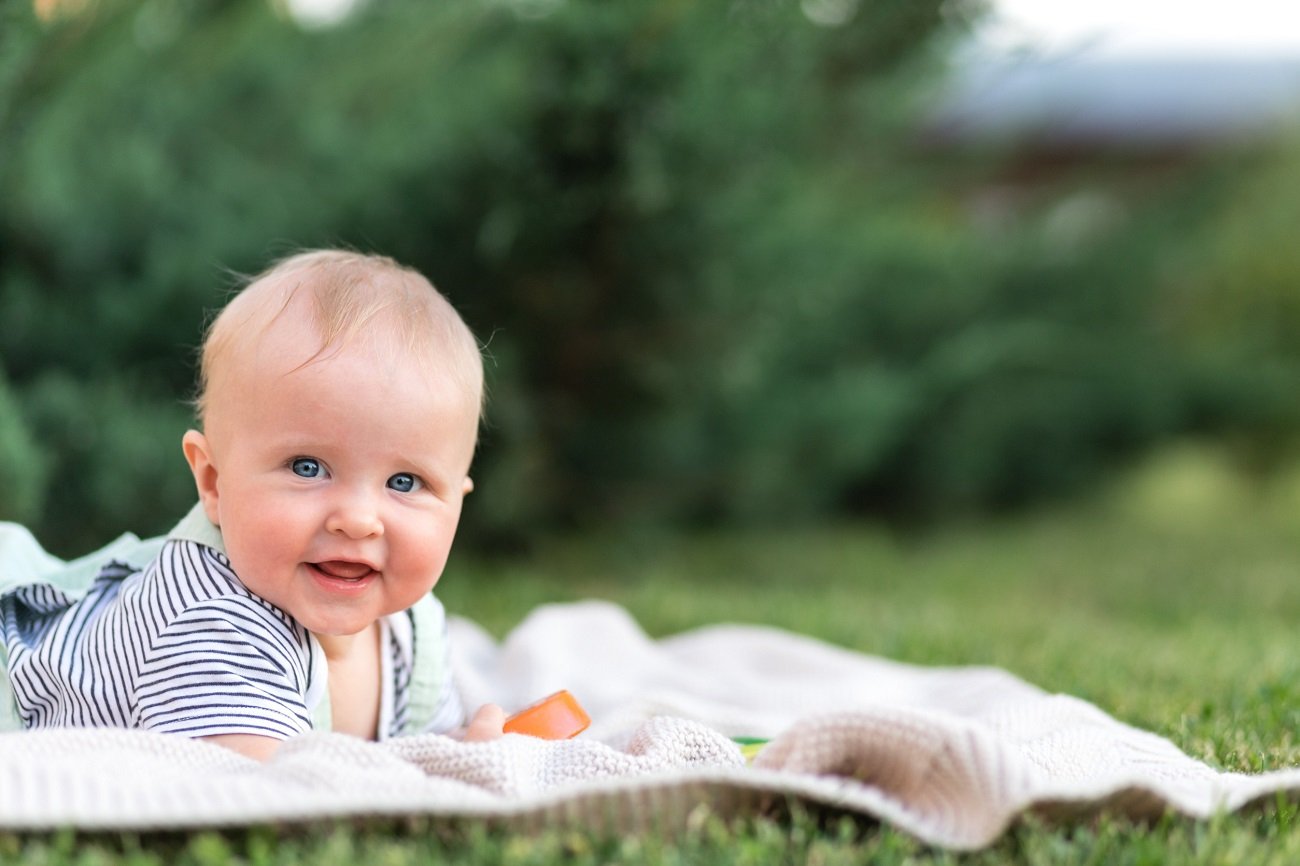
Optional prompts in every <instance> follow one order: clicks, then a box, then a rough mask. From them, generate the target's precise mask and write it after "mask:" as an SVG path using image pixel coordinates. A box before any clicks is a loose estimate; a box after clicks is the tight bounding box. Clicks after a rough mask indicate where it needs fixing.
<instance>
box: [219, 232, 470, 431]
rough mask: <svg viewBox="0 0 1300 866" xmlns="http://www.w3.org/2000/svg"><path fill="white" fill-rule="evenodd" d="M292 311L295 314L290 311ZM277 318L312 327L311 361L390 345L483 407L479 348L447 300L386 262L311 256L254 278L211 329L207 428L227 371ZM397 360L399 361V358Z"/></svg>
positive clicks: (337, 253) (323, 253)
mask: <svg viewBox="0 0 1300 866" xmlns="http://www.w3.org/2000/svg"><path fill="white" fill-rule="evenodd" d="M291 308H292V309H291ZM282 316H292V317H293V318H294V319H295V323H302V322H303V321H304V319H306V320H308V321H310V323H311V325H312V326H313V327H314V328H315V331H316V339H317V340H318V341H319V347H318V348H317V350H316V352H315V353H313V358H318V357H321V356H324V355H327V354H329V353H331V352H335V351H338V350H340V349H342V348H344V347H346V346H347V345H348V344H349V343H351V342H353V341H354V340H356V339H357V338H358V337H366V338H369V339H371V340H375V339H382V340H385V341H388V343H389V346H390V347H391V349H392V350H393V351H394V352H395V353H396V355H395V358H394V359H395V360H410V359H415V360H418V361H420V362H422V363H425V364H427V365H428V369H429V371H430V373H432V374H434V375H438V374H441V375H443V376H445V377H448V378H449V380H450V381H451V382H452V383H454V384H457V385H459V386H460V387H461V388H462V389H463V390H464V392H465V394H466V396H468V397H470V398H472V399H473V400H474V401H475V402H476V403H478V404H480V405H481V403H482V394H483V362H482V358H481V356H480V354H479V348H478V343H477V341H476V340H475V339H474V335H473V334H472V333H471V332H470V330H469V328H468V327H467V326H466V325H465V323H464V321H462V320H461V318H460V316H459V314H457V312H456V310H455V309H454V308H453V307H452V306H451V304H450V303H449V302H448V301H447V299H446V298H444V297H443V296H442V294H441V293H440V292H439V291H438V290H437V289H435V288H434V287H433V286H432V285H431V284H430V283H429V281H428V280H426V279H425V278H424V277H423V276H421V275H420V274H419V273H418V272H416V271H414V270H412V269H410V268H407V267H404V266H402V265H400V264H398V263H397V262H395V261H393V260H392V259H390V258H387V257H384V256H375V255H364V254H361V253H354V252H348V251H345V250H313V251H309V252H303V253H299V254H297V255H294V256H290V257H288V258H285V259H282V260H281V261H279V262H277V263H276V264H275V265H273V266H272V267H270V268H269V269H267V270H266V271H263V272H262V273H261V274H259V275H258V276H256V277H254V278H252V279H251V280H250V281H249V282H248V284H247V287H246V288H244V289H243V290H242V291H241V292H239V293H238V294H237V295H236V296H235V298H234V299H233V300H231V301H230V303H229V304H227V305H226V307H225V309H223V310H222V311H221V314H220V315H219V316H217V318H216V319H215V320H214V321H213V322H212V324H211V326H210V327H209V328H208V333H207V336H206V339H205V340H204V342H203V353H202V356H201V362H200V367H199V392H198V397H197V398H196V401H195V402H196V408H197V414H198V419H199V424H200V425H201V426H206V424H207V420H208V414H209V409H210V406H211V404H212V397H211V395H212V393H213V392H214V391H218V392H219V391H220V386H221V384H222V383H223V382H224V380H225V379H226V378H227V374H228V373H229V372H230V368H231V367H232V366H233V365H235V364H237V363H238V361H239V359H240V358H245V357H247V354H248V351H249V350H250V348H252V349H255V348H256V347H257V346H258V344H260V343H263V342H264V341H266V340H267V339H269V338H270V337H271V336H273V335H272V334H271V333H270V330H271V327H272V325H274V324H275V322H276V320H277V319H279V318H280V317H282ZM398 356H400V357H398Z"/></svg>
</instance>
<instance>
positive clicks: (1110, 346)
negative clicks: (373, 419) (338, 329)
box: [0, 0, 1291, 552]
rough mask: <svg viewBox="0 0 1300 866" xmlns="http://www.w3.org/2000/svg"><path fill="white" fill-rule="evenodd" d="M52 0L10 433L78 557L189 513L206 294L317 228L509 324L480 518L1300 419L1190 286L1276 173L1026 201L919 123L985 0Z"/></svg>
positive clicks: (803, 483)
mask: <svg viewBox="0 0 1300 866" xmlns="http://www.w3.org/2000/svg"><path fill="white" fill-rule="evenodd" d="M25 5H26V4H17V5H15V4H10V5H9V6H7V7H5V9H6V10H7V12H6V14H8V15H9V18H8V20H6V21H4V22H3V25H0V26H3V28H4V29H3V35H0V189H3V190H5V195H4V196H3V197H2V198H0V323H2V324H0V358H2V359H3V361H4V364H5V365H6V367H7V369H8V371H9V376H10V379H11V383H12V390H13V392H14V394H16V395H17V398H18V404H19V406H20V408H21V419H20V420H19V421H17V422H15V421H13V420H3V419H13V418H17V417H19V415H18V414H17V413H11V412H9V411H5V412H4V413H3V419H0V431H3V430H4V429H6V428H5V424H6V423H8V424H9V425H10V426H14V427H15V429H20V430H22V429H25V430H30V431H34V434H33V435H35V436H36V437H37V441H39V442H40V443H41V447H42V449H43V452H44V453H46V454H48V455H49V458H50V461H51V462H50V469H49V472H48V474H44V473H42V472H40V471H37V470H36V469H34V468H33V467H36V466H37V463H36V462H32V463H31V464H30V466H28V467H26V468H24V469H22V471H25V472H27V473H28V475H29V476H30V477H31V478H35V479H37V480H36V481H31V480H28V481H25V482H24V483H25V484H27V485H29V486H31V485H33V484H35V485H36V489H35V492H34V493H31V494H24V495H27V496H29V499H28V500H25V501H27V502H28V504H27V505H25V506H24V508H25V509H27V510H26V511H25V512H22V514H21V515H20V516H23V519H27V520H29V521H30V522H32V523H35V524H36V528H37V530H38V532H39V534H40V535H41V537H42V538H43V539H45V540H47V542H48V543H50V544H52V545H53V546H54V547H55V548H57V549H60V550H62V551H64V552H75V551H76V550H78V549H82V548H84V547H87V546H89V545H91V544H96V543H101V542H102V541H103V540H104V539H105V537H106V536H107V535H110V534H112V533H116V532H119V531H122V530H123V529H132V530H136V531H158V530H159V529H161V528H165V526H166V524H167V523H168V522H169V521H170V520H171V519H173V518H174V517H175V516H177V515H178V514H179V513H180V512H181V511H182V510H183V509H184V508H185V507H186V505H187V503H188V500H189V499H190V498H191V497H192V493H191V492H190V487H189V484H190V482H189V481H188V476H187V472H186V470H185V468H184V465H183V462H182V461H181V459H180V457H179V448H178V446H177V444H176V443H177V441H178V439H179V431H180V430H182V429H183V427H184V423H185V415H184V412H185V410H184V409H183V404H184V399H185V398H186V397H187V396H188V395H189V391H190V388H191V386H192V380H193V364H192V358H193V351H194V347H195V345H196V343H197V342H198V340H199V337H200V333H201V329H202V324H203V321H204V318H205V316H206V315H207V314H208V312H209V311H211V310H212V309H213V308H216V307H218V306H219V305H220V304H221V302H222V301H223V299H224V297H225V293H226V291H227V290H228V288H229V287H230V286H231V285H232V284H233V283H234V282H235V280H234V278H233V276H232V275H231V272H232V271H235V272H253V271H256V270H260V269H261V268H262V267H263V266H265V264H266V263H267V262H268V260H269V259H270V258H272V257H274V256H276V255H279V254H282V253H286V252H289V251H291V250H293V249H296V248H299V247H304V246H320V245H335V244H347V245H352V246H355V247H358V248H362V249H366V250H374V251H378V252H383V253H387V254H390V255H393V256H395V257H397V258H398V259H400V260H402V261H404V262H407V263H409V264H411V265H413V266H415V267H417V268H419V269H420V270H421V271H423V272H424V273H426V274H427V275H429V276H430V277H431V278H432V279H433V280H434V282H435V283H436V284H438V285H439V286H440V287H441V288H443V290H444V291H446V292H447V294H448V295H449V296H450V297H451V298H452V300H453V301H454V302H455V303H456V305H457V306H458V308H459V309H461V310H462V312H463V313H464V315H465V316H466V318H467V320H468V321H469V322H470V323H471V325H472V326H473V327H474V328H475V329H476V331H477V332H478V333H479V334H480V336H481V338H482V339H483V340H484V342H485V343H486V344H487V354H488V357H489V384H490V390H491V398H490V408H489V419H488V426H487V429H486V431H485V435H484V438H483V447H482V450H481V453H480V457H479V461H478V465H477V466H476V470H475V472H476V476H477V479H478V482H479V484H478V490H479V491H480V492H479V494H478V495H477V496H476V497H474V501H473V502H472V503H471V505H470V506H469V509H468V511H467V516H466V524H467V527H466V529H467V531H468V533H469V534H470V536H471V537H476V538H477V539H478V540H479V541H480V542H481V543H486V542H488V541H491V542H503V541H506V540H511V539H514V540H518V539H521V538H526V537H527V536H528V535H529V534H530V533H532V532H537V531H543V530H548V529H554V528H557V527H572V526H575V525H601V524H608V523H610V522H627V521H647V520H652V521H663V520H668V521H732V520H746V521H786V520H792V519H802V518H807V517H810V516H815V515H824V514H827V513H832V512H837V511H840V512H842V511H845V510H848V511H856V512H862V511H872V512H876V513H882V514H886V515H902V514H908V515H923V516H943V515H946V514H952V513H965V512H968V511H971V510H975V509H987V508H994V507H1004V506H1009V505H1017V504H1023V503H1027V502H1033V501H1036V500H1038V499H1039V498H1041V497H1043V496H1047V495H1059V494H1063V493H1068V492H1070V491H1073V490H1077V489H1079V488H1081V487H1082V486H1084V485H1086V484H1088V483H1090V482H1092V481H1095V480H1096V479H1097V478H1098V477H1100V476H1101V475H1102V474H1103V473H1104V472H1105V471H1106V470H1107V468H1108V467H1109V466H1110V465H1112V464H1113V463H1114V462H1115V461H1116V460H1118V459H1121V458H1122V457H1123V456H1124V455H1126V454H1131V453H1133V452H1135V451H1137V450H1139V449H1141V448H1142V447H1143V446H1145V445H1146V444H1148V443H1151V442H1154V441H1158V440H1160V439H1161V438H1162V437H1165V436H1168V435H1172V434H1176V433H1181V432H1185V431H1188V430H1201V429H1225V428H1234V427H1239V426H1243V425H1245V426H1249V425H1251V424H1254V423H1256V421H1258V419H1260V418H1277V417H1279V415H1280V409H1279V408H1278V407H1279V405H1280V402H1279V401H1281V399H1282V398H1281V396H1280V391H1279V389H1278V388H1277V387H1276V385H1277V382H1280V381H1282V380H1281V379H1277V380H1270V381H1261V380H1260V377H1258V376H1256V375H1255V371H1256V369H1257V368H1258V365H1259V363H1260V359H1261V355H1260V353H1259V351H1257V347H1252V345H1251V344H1250V342H1249V341H1245V342H1241V341H1238V342H1236V343H1234V344H1233V345H1234V350H1233V351H1227V350H1221V349H1219V348H1216V347H1215V346H1214V345H1212V341H1210V342H1207V341H1206V340H1205V339H1203V338H1202V336H1200V334H1201V331H1200V326H1199V325H1197V326H1196V327H1193V325H1192V319H1191V318H1188V317H1187V316H1183V317H1181V318H1180V317H1179V316H1178V315H1175V314H1176V313H1177V310H1173V306H1176V304H1171V299H1175V300H1177V301H1178V303H1182V304H1183V305H1184V306H1187V304H1190V303H1191V302H1190V301H1188V300H1187V299H1188V298H1189V297H1191V294H1194V293H1192V292H1191V290H1190V289H1188V288H1187V286H1186V285H1184V284H1183V283H1182V282H1180V277H1179V274H1184V275H1185V274H1187V273H1200V270H1199V268H1200V266H1199V265H1197V264H1196V262H1198V261H1200V260H1201V259H1199V258H1198V256H1200V257H1204V256H1205V255H1207V253H1206V252H1205V249H1206V244H1204V243H1203V239H1204V237H1205V235H1204V234H1203V232H1204V231H1205V228H1204V227H1205V225H1206V224H1207V222H1208V220H1209V218H1210V215H1211V214H1213V213H1214V212H1215V209H1216V207H1217V206H1218V203H1219V202H1221V201H1222V200H1224V198H1225V196H1226V197H1229V198H1230V197H1231V195H1232V194H1235V193H1233V192H1232V191H1233V190H1237V189H1239V188H1240V186H1241V184H1242V183H1243V181H1241V180H1240V179H1239V178H1241V177H1247V176H1253V175H1251V173H1250V172H1249V171H1247V170H1246V169H1245V168H1234V167H1232V166H1229V167H1228V168H1227V169H1225V168H1223V167H1222V166H1221V165H1219V164H1218V163H1215V164H1214V165H1213V166H1202V165H1200V164H1193V165H1189V166H1188V167H1187V168H1186V169H1185V171H1184V173H1183V176H1182V177H1181V179H1180V183H1179V184H1178V185H1170V186H1169V187H1168V188H1167V189H1161V190H1157V191H1155V192H1149V193H1148V194H1146V195H1145V197H1144V198H1143V199H1142V200H1140V201H1138V202H1136V203H1133V204H1131V205H1129V204H1127V203H1126V205H1125V208H1126V209H1125V211H1124V214H1125V215H1124V218H1123V219H1122V220H1117V221H1111V222H1107V221H1106V220H1104V219H1103V220H1100V221H1098V220H1095V219H1092V217H1091V216H1090V214H1094V212H1095V211H1096V210H1097V209H1096V208H1090V207H1089V206H1087V205H1088V202H1087V200H1086V199H1085V200H1076V199H1077V197H1076V199H1071V198H1070V196H1072V195H1075V194H1076V193H1077V192H1078V191H1079V189H1084V188H1088V187H1087V185H1086V184H1084V183H1083V182H1079V183H1072V182H1066V183H1064V184H1062V185H1061V186H1060V188H1059V189H1056V190H1054V191H1053V193H1052V195H1051V196H1048V197H1047V199H1046V200H1044V201H1043V202H1041V203H1039V204H1037V205H1035V206H1034V207H1033V208H1031V209H1030V210H1029V212H1028V213H1027V215H1026V216H1025V217H1024V218H1023V219H1021V220H1019V221H1015V222H1011V223H1006V224H1000V225H998V226H995V227H993V228H989V227H988V226H983V225H981V224H980V223H979V221H978V220H976V219H973V218H972V216H971V214H970V213H969V212H968V210H967V209H966V208H965V207H964V205H963V203H962V198H961V194H962V191H963V190H969V189H970V188H972V187H973V186H977V185H978V184H979V183H980V182H981V178H986V177H988V175H989V172H990V165H989V164H988V163H987V162H983V161H978V160H965V161H964V160H961V159H954V158H952V157H951V156H950V155H948V154H934V153H931V152H927V151H925V150H924V149H922V148H919V147H918V146H917V136H916V132H915V131H916V128H917V123H916V121H917V117H918V111H919V108H918V106H919V105H920V104H921V101H920V100H921V97H922V95H923V94H924V91H925V88H926V87H927V86H928V85H929V84H931V83H932V82H933V81H934V80H935V76H936V75H938V74H939V72H940V71H941V63H940V60H941V58H942V56H943V48H944V47H945V44H946V40H947V39H949V38H951V36H952V34H953V32H954V28H956V29H959V28H960V25H961V24H962V20H961V15H962V14H973V12H972V11H970V10H971V8H973V7H970V6H969V4H967V5H963V4H953V3H944V2H941V0H880V2H873V3H869V4H867V3H864V4H860V5H858V6H856V7H855V6H854V4H852V3H844V2H839V3H828V2H822V3H818V2H812V0H808V2H804V3H802V4H798V3H794V2H783V0H744V2H733V3H725V4H722V3H696V2H686V0H623V2H619V3H606V2H599V0H554V2H542V0H533V2H525V0H474V2H470V0H466V2H457V3H446V4H442V3H440V4H425V3H418V2H414V0H373V2H371V3H369V4H367V5H365V6H364V7H363V8H362V10H361V12H360V13H359V14H357V15H355V16H354V17H353V18H352V19H350V20H349V21H348V22H346V23H345V24H343V25H340V26H337V27H332V28H325V29H321V30H304V29H301V28H299V27H297V26H295V25H294V24H293V23H292V22H291V21H289V20H287V19H286V18H284V17H283V16H282V15H279V14H277V13H276V11H275V7H274V6H273V5H271V4H268V3H266V2H262V0H225V2H211V0H208V2H205V0H144V2H140V3H130V4H113V3H100V4H98V5H97V6H94V7H93V9H94V11H93V12H91V13H85V14H79V15H72V16H69V17H67V18H65V19H62V20H60V21H57V22H55V23H53V24H50V25H39V24H37V23H36V22H35V21H33V20H31V18H30V15H29V14H24V12H23V11H17V12H16V11H15V10H16V9H18V7H20V6H21V7H25ZM855 8H856V13H855V14H848V13H849V12H852V11H853V10H854V9H855ZM837 10H838V11H837ZM963 10H965V11H963ZM831 13H835V14H834V15H832V14H831ZM813 19H818V20H813ZM831 19H834V23H833V26H832V25H831V24H829V23H827V22H830V21H831ZM819 21H820V22H822V23H818V22H819ZM1189 190H1190V192H1188V191H1189ZM1070 201H1076V203H1077V201H1082V204H1083V206H1081V207H1064V206H1063V205H1062V203H1063V202H1064V203H1066V204H1069V202H1070ZM1103 210H1104V209H1103ZM1039 217H1042V218H1041V219H1040V218H1039ZM1247 218H1248V217H1247ZM1090 220H1091V221H1090ZM1280 224H1281V223H1279V225H1280ZM1080 226H1082V228H1081V227H1080ZM1198 232H1200V234H1198ZM1240 235H1241V237H1242V239H1243V240H1242V242H1243V243H1244V244H1247V246H1248V245H1249V243H1250V242H1251V235H1250V232H1249V231H1248V230H1245V229H1243V230H1242V231H1241V232H1240ZM1233 255H1234V256H1241V257H1243V260H1245V261H1251V262H1253V261H1255V259H1254V258H1253V257H1252V256H1251V254H1250V253H1249V252H1237V253H1234V254H1233ZM1220 260H1221V261H1222V262H1223V263H1224V264H1223V267H1222V268H1221V270H1222V271H1223V272H1224V273H1227V272H1230V271H1232V270H1233V268H1235V265H1232V264H1230V262H1233V261H1236V260H1237V259H1235V258H1233V256H1228V255H1226V254H1224V255H1222V256H1221V257H1220ZM1211 291H1212V290H1211V289H1208V288H1207V289H1205V291H1204V292H1202V295H1204V294H1205V292H1211ZM1279 291H1282V289H1281V288H1280V284H1279ZM1209 322H1210V327H1211V329H1212V326H1213V316H1210V317H1209ZM1286 363H1289V361H1288V362H1286ZM1286 363H1284V364H1283V365H1282V366H1281V367H1279V368H1278V369H1279V370H1282V371H1284V372H1285V371H1287V370H1290V369H1291V368H1290V367H1287V366H1286ZM15 441H17V440H15ZM11 450H12V451H13V453H15V454H17V453H18V452H17V451H16V450H14V449H11ZM8 453H10V452H9V451H5V450H4V449H2V448H0V479H3V478H4V477H5V476H4V475H3V472H5V471H10V472H13V471H15V470H16V469H17V467H19V466H20V464H24V463H26V462H27V461H26V459H25V458H23V457H22V456H21V455H19V456H9V457H6V456H4V455H5V454H8ZM6 461H8V463H9V464H11V468H9V469H8V470H6V468H5V464H6ZM24 477H26V476H24ZM16 489H17V488H16ZM24 489H25V488H24ZM42 501H43V502H44V507H43V509H41V510H40V511H39V516H37V517H32V516H31V515H35V514H37V508H38V506H39V505H40V503H41V502H42Z"/></svg>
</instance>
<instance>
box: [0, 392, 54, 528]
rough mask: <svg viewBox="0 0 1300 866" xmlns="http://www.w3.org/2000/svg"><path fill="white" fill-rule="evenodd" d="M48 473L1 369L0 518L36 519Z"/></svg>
mask: <svg viewBox="0 0 1300 866" xmlns="http://www.w3.org/2000/svg"><path fill="white" fill-rule="evenodd" d="M45 475H46V454H45V453H44V452H42V451H41V450H40V449H39V448H38V447H37V445H36V442H35V440H34V439H33V437H32V433H31V430H29V429H28V427H27V424H26V421H25V419H24V417H23V413H22V412H20V411H19V407H18V401H17V400H15V399H14V395H13V393H12V391H11V390H10V388H9V385H8V382H6V380H5V376H4V370H3V369H0V520H14V521H18V522H24V521H31V520H35V519H36V518H37V517H38V516H39V514H40V506H41V496H42V494H43V492H44V488H45Z"/></svg>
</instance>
